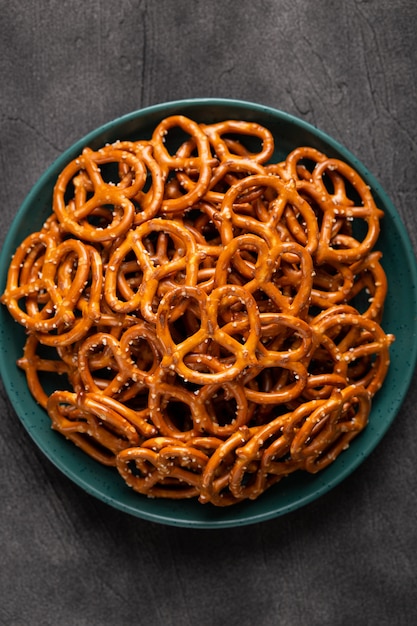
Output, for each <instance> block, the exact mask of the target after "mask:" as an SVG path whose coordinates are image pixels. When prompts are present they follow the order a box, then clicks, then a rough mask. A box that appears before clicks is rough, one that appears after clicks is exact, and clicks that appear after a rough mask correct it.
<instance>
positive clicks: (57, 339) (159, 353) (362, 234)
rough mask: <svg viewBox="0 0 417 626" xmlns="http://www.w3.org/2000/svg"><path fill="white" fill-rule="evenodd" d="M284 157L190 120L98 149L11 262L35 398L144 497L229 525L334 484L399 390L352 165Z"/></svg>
mask: <svg viewBox="0 0 417 626" xmlns="http://www.w3.org/2000/svg"><path fill="white" fill-rule="evenodd" d="M276 141H277V142H279V138H277V139H276ZM277 147H278V148H279V146H277ZM275 148H276V146H275V141H274V137H273V135H272V133H271V132H270V131H269V130H268V129H267V128H265V127H263V126H261V125H259V124H257V123H254V122H246V121H239V120H225V121H223V122H219V123H213V124H202V123H197V122H196V121H193V120H192V119H190V118H188V117H185V116H183V115H174V116H171V117H167V118H165V119H163V120H162V121H161V122H160V123H159V124H158V125H157V126H156V127H155V129H154V131H153V133H152V136H151V138H150V139H138V140H137V141H117V142H115V143H113V144H109V145H105V146H103V147H102V148H101V149H98V150H92V149H90V148H88V147H86V148H85V149H84V150H83V151H82V153H81V154H80V155H79V156H78V157H77V158H76V159H74V160H73V161H71V162H70V163H69V164H68V165H67V166H66V167H65V168H64V169H63V171H62V172H61V173H60V175H59V176H58V179H57V181H56V184H55V188H54V192H53V198H52V201H51V214H50V216H49V217H48V219H47V220H46V222H45V223H44V224H43V226H42V228H41V229H40V230H39V231H37V232H34V233H32V234H31V235H29V236H28V237H27V238H26V239H25V240H24V241H23V242H22V244H21V245H20V246H19V247H18V248H17V250H16V252H15V254H14V256H13V259H12V261H11V263H10V267H9V270H8V279H7V285H6V287H5V290H4V293H3V295H2V297H1V302H2V303H3V304H4V305H5V306H6V307H7V308H8V310H9V312H10V314H11V315H12V317H13V318H14V319H15V320H16V321H17V322H18V323H19V324H21V325H22V326H23V327H24V328H25V329H26V333H27V339H26V343H25V345H24V348H23V354H22V357H21V358H20V359H19V361H18V366H19V367H20V368H22V369H23V370H24V372H25V374H26V378H27V383H28V386H29V388H30V390H31V393H32V394H33V396H34V398H35V399H36V401H37V402H38V403H39V404H40V405H41V406H42V407H43V408H44V409H45V411H46V412H47V413H48V415H49V417H50V420H51V424H52V428H53V429H55V430H56V431H57V432H58V433H60V434H61V435H63V436H64V437H66V438H67V439H68V440H70V441H72V442H73V443H74V444H76V445H77V446H79V447H80V448H81V449H82V450H84V451H85V453H87V454H88V455H90V456H91V457H93V458H94V459H96V460H97V461H98V462H100V463H103V464H105V465H110V466H114V467H115V468H116V469H117V471H118V472H119V473H120V476H121V477H122V478H123V479H124V481H125V482H126V484H127V485H128V486H130V487H132V488H133V489H134V490H135V491H137V492H139V493H140V494H144V495H146V496H149V497H155V498H177V499H178V498H196V499H198V501H199V502H201V503H211V504H212V505H214V506H228V505H233V504H237V503H239V502H241V501H244V500H248V499H255V498H258V497H259V496H260V495H261V494H262V493H263V492H264V491H265V490H266V489H268V488H269V487H270V486H271V485H273V484H274V483H276V482H277V481H279V480H281V479H282V478H283V477H285V476H288V475H289V474H291V473H292V472H295V471H306V472H310V473H315V472H318V471H320V470H322V469H323V468H325V467H326V466H328V465H329V464H330V463H332V462H333V461H334V460H335V459H336V458H337V457H338V455H339V454H340V453H341V452H342V451H343V450H345V449H346V448H347V447H348V446H349V444H350V442H351V440H352V439H353V438H354V437H356V436H357V435H358V434H359V433H360V432H361V431H362V430H363V429H364V428H365V426H366V425H367V423H368V419H369V415H370V410H371V403H372V398H373V396H374V395H375V394H376V393H377V392H378V390H379V389H380V388H381V386H382V384H383V382H384V379H385V377H386V374H387V371H388V367H389V348H390V345H391V343H392V342H393V340H394V337H393V336H392V335H391V334H387V333H385V332H384V330H383V328H382V326H381V323H382V314H383V308H384V301H385V298H386V294H387V280H386V276H385V273H384V270H383V268H382V265H381V262H380V260H381V253H380V252H379V251H378V250H377V249H376V244H377V240H378V236H379V232H380V220H381V218H382V216H383V213H382V211H381V210H380V209H379V208H378V207H377V206H376V204H375V201H374V199H373V196H372V193H371V190H370V189H369V188H368V186H367V185H366V183H365V182H364V181H363V180H362V178H361V177H360V175H359V174H358V173H357V172H356V171H355V170H354V169H353V168H352V167H351V166H350V165H349V164H347V163H345V162H343V161H341V160H338V159H335V158H329V157H328V156H326V155H325V154H323V153H322V152H320V151H318V150H317V149H314V148H311V147H299V148H296V149H294V150H293V151H291V152H290V153H289V154H288V156H287V157H286V158H285V160H283V161H281V160H280V161H277V160H276V159H274V153H275ZM52 373H54V374H55V375H56V374H59V381H62V384H60V385H59V388H57V389H54V390H53V391H52V392H48V391H47V388H48V385H47V381H48V378H49V377H50V376H51V374H52ZM122 484H123V483H122Z"/></svg>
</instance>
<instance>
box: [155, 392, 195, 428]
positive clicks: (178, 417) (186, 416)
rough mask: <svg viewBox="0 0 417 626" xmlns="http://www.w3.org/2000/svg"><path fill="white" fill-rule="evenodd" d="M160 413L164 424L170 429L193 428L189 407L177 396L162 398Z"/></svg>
mask: <svg viewBox="0 0 417 626" xmlns="http://www.w3.org/2000/svg"><path fill="white" fill-rule="evenodd" d="M162 414H163V420H164V422H165V424H167V425H168V426H169V428H170V429H173V430H176V431H181V432H187V431H189V430H191V429H192V428H193V419H192V412H191V409H190V407H189V406H188V404H186V403H185V402H182V401H181V400H178V399H177V398H165V399H164V401H163V408H162Z"/></svg>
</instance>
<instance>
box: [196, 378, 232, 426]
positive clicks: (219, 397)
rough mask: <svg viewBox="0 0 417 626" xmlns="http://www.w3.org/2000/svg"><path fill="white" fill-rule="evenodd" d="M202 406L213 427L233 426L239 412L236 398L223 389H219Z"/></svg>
mask: <svg viewBox="0 0 417 626" xmlns="http://www.w3.org/2000/svg"><path fill="white" fill-rule="evenodd" d="M204 406H205V409H206V411H207V414H208V415H209V417H210V419H211V421H212V422H213V424H214V425H215V426H229V425H231V424H234V423H235V422H236V417H237V412H238V411H239V410H240V407H239V406H238V403H237V401H236V398H235V397H234V396H233V395H232V394H231V393H230V391H228V390H227V389H225V388H224V387H219V388H218V389H217V390H216V392H215V393H214V394H213V395H212V396H210V398H207V399H206V401H205V402H204Z"/></svg>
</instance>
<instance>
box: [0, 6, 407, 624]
mask: <svg viewBox="0 0 417 626" xmlns="http://www.w3.org/2000/svg"><path fill="white" fill-rule="evenodd" d="M1 5H2V6H1V13H0V167H1V170H0V172H1V173H0V183H1V187H0V198H1V216H2V217H1V220H2V228H1V242H2V241H3V240H4V236H5V233H6V231H7V228H8V226H9V224H10V223H11V221H12V219H13V217H14V215H15V213H16V211H17V209H18V207H19V205H20V203H21V202H22V201H23V199H24V197H25V196H26V194H27V193H28V191H29V189H30V188H31V186H32V185H33V184H34V183H35V181H36V180H37V178H38V177H39V176H40V174H41V173H42V172H43V171H44V170H45V169H46V167H47V166H48V165H49V164H50V163H51V162H52V161H53V160H54V159H55V158H56V157H57V156H58V155H59V154H60V153H61V152H62V151H63V150H64V149H65V148H67V147H68V146H69V145H71V144H72V143H73V142H74V141H75V140H77V139H79V138H80V137H81V136H83V135H84V134H86V133H87V132H88V131H90V130H92V129H93V128H95V127H96V126H98V125H101V124H102V123H105V122H107V121H109V120H111V119H112V118H114V117H117V116H119V115H122V114H125V113H128V112H130V111H132V110H134V109H137V108H140V107H142V106H146V105H149V104H154V103H157V102H162V101H165V100H173V99H180V98H190V97H202V96H212V97H231V98H239V99H246V100H252V101H256V102H260V103H263V104H266V105H270V106H274V107H276V108H279V109H283V110H285V111H288V112H289V113H293V114H295V115H298V116H300V117H302V118H303V119H305V120H307V121H309V122H311V123H313V124H315V125H316V126H318V127H320V128H321V129H322V130H324V131H326V132H327V133H329V134H331V135H333V136H334V137H335V138H336V139H337V140H339V141H340V142H341V143H343V144H344V145H346V147H347V148H349V149H350V150H351V151H352V152H354V153H355V154H356V155H357V156H358V157H359V158H360V159H361V160H362V161H363V162H364V164H365V165H366V166H367V167H368V168H369V169H370V170H371V171H372V172H373V173H374V175H375V176H376V177H377V178H378V179H379V180H380V182H381V183H382V185H383V187H384V188H385V190H386V191H387V192H388V194H389V195H390V197H391V198H392V200H393V201H394V204H395V205H396V207H397V209H398V211H399V212H400V214H401V216H402V218H403V220H404V221H405V223H406V225H407V227H408V230H409V233H410V236H411V239H412V241H413V245H414V249H415V250H417V232H416V225H417V216H416V192H417V153H416V137H417V112H416V102H417V70H416V68H417V43H416V42H417V40H416V34H415V33H416V20H417V4H416V3H415V2H414V0H379V1H377V0H373V1H372V0H369V1H365V0H363V1H359V0H357V1H355V2H337V1H331V0H325V1H322V0H318V1H317V2H310V1H308V0H304V1H303V0H291V1H290V0H286V1H275V2H273V1H266V0H264V1H260V2H254V1H248V0H239V1H231V2H224V1H220V0H215V1H212V2H210V1H206V2H201V1H197V2H184V1H179V2H178V1H174V0H171V1H169V0H162V1H154V2H152V0H148V1H146V0H145V1H142V2H138V1H135V0H131V1H129V0H122V1H120V2H117V3H113V2H100V1H99V0H92V1H89V2H81V1H72V2H71V1H70V2H66V3H64V2H60V1H58V0H50V1H49V2H46V1H45V0H39V1H38V2H24V1H23V0H15V1H14V2H6V1H5V0H3V1H2V2H1ZM401 305H402V306H406V303H401ZM416 382H417V378H416V377H414V384H413V385H412V387H411V389H410V392H409V394H408V396H407V398H406V400H405V402H404V405H403V407H402V409H401V411H400V413H399V415H398V418H397V420H396V421H395V423H394V424H393V426H392V427H391V429H390V430H389V432H388V434H387V435H386V436H385V438H384V439H383V441H382V442H381V444H380V445H379V446H378V448H377V449H376V450H375V451H374V453H373V454H372V455H371V456H370V457H369V458H368V459H367V460H366V462H365V463H364V464H363V465H361V467H360V468H359V469H357V470H356V471H355V472H354V474H353V475H352V476H351V477H350V478H348V479H347V480H346V481H344V482H343V483H342V484H341V485H340V486H339V487H337V488H336V489H334V490H333V491H332V492H331V493H329V494H327V495H326V496H324V497H322V498H321V499H320V500H317V501H316V502H314V503H313V504H310V505H309V506H307V507H305V508H304V509H302V510H300V511H297V512H295V513H292V514H290V515H287V516H286V517H283V518H279V519H276V520H272V521H269V522H265V523H262V524H259V525H255V526H249V527H244V528H238V529H236V530H216V531H210V530H202V531H196V530H187V529H181V528H172V527H163V526H160V525H155V524H152V523H149V522H145V521H141V520H139V519H135V518H131V517H129V516H126V515H124V514H122V513H120V512H118V511H115V510H113V509H111V508H109V507H107V506H106V505H104V504H102V503H101V502H99V501H96V500H95V499H93V498H92V497H90V496H87V495H86V494H84V493H83V492H82V491H81V490H80V489H79V488H78V487H76V486H74V485H73V484H72V483H70V482H69V480H67V479H66V478H65V477H63V476H62V475H61V474H60V473H59V472H58V471H57V470H56V469H55V468H54V467H53V466H52V465H51V464H50V463H49V462H48V461H46V460H45V459H44V458H43V456H42V454H41V453H40V452H38V450H37V449H36V448H35V447H34V445H33V444H32V442H31V440H30V439H29V437H28V435H27V434H26V432H25V431H24V429H23V427H22V426H21V425H20V423H19V421H18V420H17V418H16V416H15V414H14V413H13V411H12V409H11V407H10V405H9V402H8V400H7V398H6V397H5V394H4V391H3V388H1V412H0V415H1V429H0V494H1V509H0V533H1V535H0V537H1V538H0V545H1V549H0V624H1V625H2V626H3V625H5V626H12V625H13V626H21V625H22V626H23V625H24V626H26V625H27V624H34V625H35V626H37V625H49V624H51V625H62V626H67V625H68V626H69V625H76V626H79V625H80V626H81V625H84V624H92V625H97V626H101V625H103V626H106V625H113V624H114V625H116V624H139V625H142V624H143V625H145V624H146V625H147V626H156V625H167V626H171V625H172V626H174V625H175V626H194V624H200V625H201V626H211V625H218V624H219V625H223V624H224V625H229V626H234V625H236V626H237V625H239V626H252V625H253V624H260V626H275V625H277V624H278V625H284V626H287V625H289V626H293V625H294V626H295V625H302V626H304V625H305V626H313V625H314V626H315V625H317V626H322V625H329V626H330V625H331V626H338V625H343V626H344V625H349V624H358V625H362V624H363V625H367V626H368V625H374V624H375V625H376V624H380V625H390V626H391V625H393V624H394V625H402V624H404V625H411V624H415V623H417V591H416V577H417V469H416V460H415V459H416V458H417V455H416V448H417V419H416V418H417V385H416Z"/></svg>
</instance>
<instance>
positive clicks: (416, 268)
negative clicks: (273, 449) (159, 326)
mask: <svg viewBox="0 0 417 626" xmlns="http://www.w3.org/2000/svg"><path fill="white" fill-rule="evenodd" d="M178 113H182V114H184V115H186V116H188V117H191V118H193V119H195V120H196V121H198V122H206V123H211V122H215V121H219V120H223V119H231V118H234V119H241V120H249V121H256V122H258V123H260V124H263V125H264V126H266V127H267V128H269V129H270V130H271V131H272V132H273V134H274V136H275V137H276V145H277V152H276V157H277V158H279V159H281V158H283V157H284V156H285V155H286V154H287V153H288V152H289V151H290V150H292V149H293V148H295V147H297V146H300V145H310V146H313V147H315V148H317V149H319V150H321V151H323V152H325V153H326V154H328V155H329V156H332V157H336V158H341V159H343V160H345V161H347V162H348V163H350V164H351V165H352V166H353V167H354V168H355V169H356V170H357V171H358V172H359V173H360V174H361V176H362V177H363V178H364V179H365V181H366V182H367V184H368V185H369V186H370V188H371V189H372V192H373V194H374V197H375V200H376V202H377V204H378V205H379V207H380V208H381V209H383V210H384V212H385V217H384V219H383V221H382V231H381V235H380V239H379V243H378V249H380V250H381V251H382V252H383V255H384V256H383V266H384V269H385V271H386V273H387V276H388V282H389V294H388V299H387V302H386V307H385V313H384V321H383V326H384V329H385V331H386V332H389V333H393V334H394V335H395V336H396V341H395V343H394V344H393V346H392V348H391V367H390V370H389V373H388V376H387V379H386V381H385V383H384V386H383V388H382V390H381V391H380V392H379V393H378V394H377V396H376V397H375V399H374V404H373V407H372V413H371V417H370V422H369V425H368V427H367V428H366V429H365V430H364V431H363V432H362V433H361V434H360V435H359V436H358V437H357V438H356V439H355V440H354V441H353V442H352V443H351V445H350V447H349V449H348V450H346V451H345V452H343V453H342V454H341V455H340V456H339V457H338V458H337V459H336V461H335V462H334V463H333V464H332V465H330V466H329V467H327V468H326V469H325V470H323V471H322V472H320V473H318V474H315V475H309V474H305V473H298V474H293V475H291V476H289V477H288V478H286V479H284V480H283V481H281V482H280V483H278V484H277V485H275V486H274V487H272V488H271V489H269V491H267V492H266V493H265V494H263V495H262V496H261V497H260V498H259V499H258V500H255V501H249V502H244V503H241V504H239V505H235V506H233V507H226V508H224V509H223V508H216V507H213V506H212V505H202V504H199V503H198V502H197V501H195V500H192V501H191V500H184V501H171V500H156V499H148V498H146V497H144V496H141V495H139V494H137V493H135V492H134V491H132V490H131V489H129V488H128V487H127V486H126V485H125V484H124V481H123V480H122V479H121V478H120V476H119V474H118V473H117V471H116V470H115V469H112V468H108V467H104V466H102V465H100V464H99V463H97V462H96V461H94V460H92V459H90V458H89V457H88V456H86V455H85V453H83V452H82V451H80V450H79V449H78V448H77V447H76V446H74V445H73V444H72V443H70V442H68V441H67V440H66V439H64V438H63V437H62V436H61V435H59V434H57V433H56V432H54V431H52V430H51V428H50V421H49V417H48V416H47V415H46V413H45V412H44V411H43V410H42V409H41V408H40V407H39V406H38V405H37V404H36V403H35V401H34V400H33V398H32V396H31V394H30V392H29V390H28V387H27V385H26V379H25V376H24V374H23V373H22V372H21V371H20V370H19V369H18V368H17V366H15V365H14V364H15V362H16V360H17V359H18V358H19V357H20V356H21V353H22V347H23V343H24V331H23V329H21V328H20V327H19V326H18V325H17V324H16V323H15V322H14V321H13V320H12V319H11V317H10V316H9V314H8V312H7V309H6V308H5V307H4V306H2V307H0V373H1V376H2V379H3V383H4V386H5V389H6V392H7V394H8V396H9V399H10V401H11V403H12V405H13V407H14V410H15V411H16V413H17V415H18V417H19V418H20V420H21V422H22V424H23V426H24V427H25V429H26V430H27V432H28V433H29V435H30V436H31V437H32V439H33V441H34V442H35V444H36V445H37V446H38V447H39V449H40V450H42V452H43V453H44V454H45V455H46V456H47V458H48V459H50V461H51V462H52V463H54V464H55V466H56V467H58V468H59V469H60V470H61V471H62V472H63V473H64V474H65V475H66V476H68V477H69V478H70V479H71V480H72V481H74V483H76V484H77V485H79V486H80V487H81V488H83V489H84V490H85V491H86V492H88V493H89V494H91V495H93V496H95V497H97V498H99V499H101V500H102V501H104V502H106V503H107V504H109V505H111V506H113V507H115V508H117V509H120V510H121V511H125V512H126V513H130V514H132V515H134V516H137V517H140V518H143V519H146V520H150V521H153V522H158V523H162V524H169V525H174V526H184V527H193V528H226V527H234V526H238V525H247V524H254V523H257V522H262V521H265V520H268V519H271V518H274V517H278V516H280V515H284V514H286V513H288V512H290V511H294V510H295V509H298V508H300V507H302V506H304V505H306V504H307V503H309V502H312V501H313V500H315V499H316V498H318V497H319V496H321V495H323V494H325V493H326V492H328V491H329V490H330V489H332V488H334V487H335V486H336V485H338V484H339V483H340V482H341V481H342V480H343V479H344V478H346V477H347V476H349V474H351V473H352V472H353V471H354V470H355V469H356V468H357V467H358V465H359V464H360V463H362V462H363V461H364V459H365V458H366V457H367V456H368V455H369V454H370V453H371V452H372V450H374V448H375V447H376V445H377V444H378V442H379V441H380V440H381V438H382V437H383V436H384V434H385V433H386V431H387V430H388V428H389V426H390V425H391V423H392V421H393V420H394V418H395V416H396V415H397V413H398V411H399V409H400V406H401V404H402V402H403V400H404V397H405V395H406V393H407V390H408V387H409V385H410V382H411V379H412V375H413V372H414V368H415V364H416V358H417V341H416V329H417V324H416V319H417V298H416V285H417V279H416V274H417V265H416V260H415V257H414V253H413V249H412V246H411V243H410V240H409V238H408V235H407V232H406V230H405V228H404V226H403V224H402V222H401V219H400V217H399V215H398V213H397V211H396V209H395V208H394V206H393V205H392V203H391V201H390V199H389V198H388V197H387V195H386V193H385V192H384V190H383V189H382V188H381V186H380V185H379V184H378V182H377V181H376V180H375V178H374V177H373V176H372V174H370V173H369V172H368V171H367V169H366V168H365V167H364V166H363V164H362V163H361V162H360V161H358V159H356V158H355V157H354V156H353V155H352V154H351V153H350V152H349V151H348V150H346V148H344V147H343V146H342V145H340V144H339V143H338V142H336V141H335V140H334V139H332V138H331V137H329V136H327V135H326V134H325V133H323V132H321V131H319V130H317V129H316V128H315V127H313V126H311V125H310V124H308V123H306V122H304V121H302V120H299V119H297V118H295V117H293V116H291V115H288V114H286V113H283V112H281V111H277V110H275V109H271V108H268V107H265V106H262V105H259V104H253V103H248V102H241V101H236V100H223V99H200V100H184V101H177V102H169V103H165V104H160V105H156V106H152V107H149V108H146V109H142V110H140V111H136V112H134V113H131V114H129V115H126V116H124V117H121V118H119V119H117V120H115V121H112V122H110V123H108V124H106V125H104V126H102V127H100V128H98V129H97V130H95V131H93V132H92V133H90V134H89V135H87V136H86V137H84V138H82V139H81V140H80V141H78V142H77V143H76V144H74V145H73V146H72V147H71V148H69V149H68V150H66V151H65V152H64V153H63V154H62V155H61V156H60V157H59V158H58V159H57V160H56V161H55V162H54V163H53V164H52V165H51V166H50V167H49V169H48V170H47V171H46V172H45V173H44V175H43V176H42V177H41V178H40V179H39V181H38V182H37V183H36V184H35V186H34V187H33V189H32V190H31V192H30V193H29V195H28V196H27V198H26V199H25V201H24V202H23V204H22V206H21V207H20V209H19V211H18V213H17V215H16V217H15V219H14V221H13V224H12V226H11V228H10V230H9V232H8V234H7V237H6V240H5V243H4V246H3V248H2V251H1V256H0V287H1V290H2V291H3V289H4V286H5V283H6V274H7V268H8V265H9V261H10V257H11V255H12V254H13V253H14V251H15V249H16V247H17V246H18V245H19V243H20V242H21V241H22V239H23V238H24V237H25V236H27V235H28V234H29V233H30V232H32V231H34V230H38V229H39V228H40V227H41V226H42V224H43V222H44V220H45V219H46V217H47V216H48V215H49V214H50V210H51V209H50V206H51V195H52V189H53V186H54V182H55V180H56V177H57V175H58V174H59V172H60V171H61V170H62V169H63V167H64V166H65V165H66V164H67V163H68V162H69V161H70V160H72V159H73V158H75V157H76V156H78V154H79V153H80V152H81V151H82V149H83V148H84V147H85V146H86V145H88V146H90V147H92V148H95V149H97V148H99V147H101V146H102V145H104V144H105V143H108V142H113V141H116V140H117V139H132V140H136V139H139V138H147V137H149V136H150V134H151V132H152V130H153V128H154V127H155V125H156V124H157V123H158V122H159V121H160V120H161V119H162V118H164V117H166V116H168V115H173V114H178ZM399 303H401V306H399Z"/></svg>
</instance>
